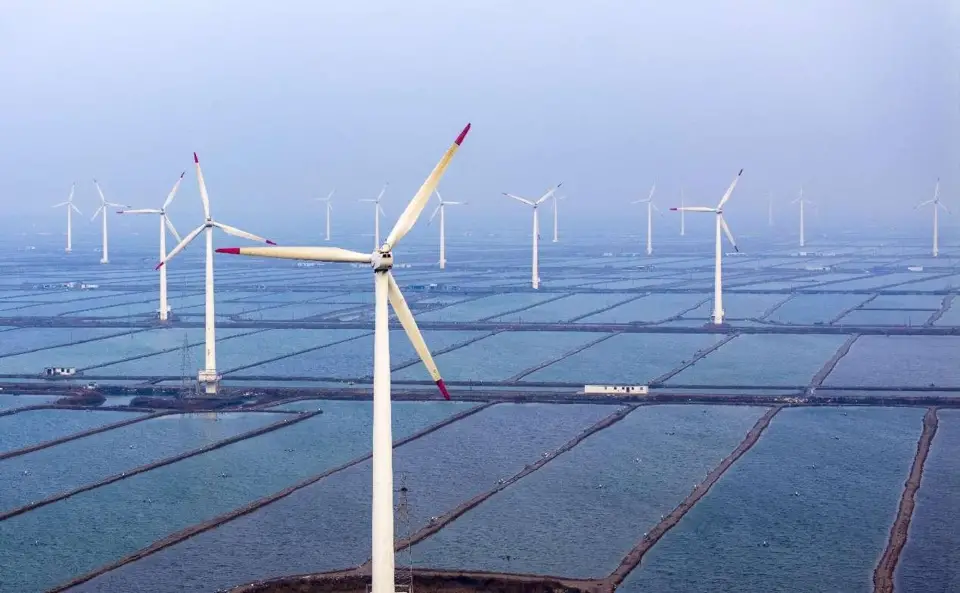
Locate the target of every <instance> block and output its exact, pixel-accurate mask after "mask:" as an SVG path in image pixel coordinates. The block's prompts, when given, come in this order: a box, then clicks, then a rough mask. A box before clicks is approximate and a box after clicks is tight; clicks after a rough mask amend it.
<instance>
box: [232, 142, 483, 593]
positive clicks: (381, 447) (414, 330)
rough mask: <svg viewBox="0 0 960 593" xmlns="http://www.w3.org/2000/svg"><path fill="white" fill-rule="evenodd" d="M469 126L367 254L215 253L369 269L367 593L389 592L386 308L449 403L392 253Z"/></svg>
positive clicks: (301, 250)
mask: <svg viewBox="0 0 960 593" xmlns="http://www.w3.org/2000/svg"><path fill="white" fill-rule="evenodd" d="M469 131H470V124H467V126H466V127H465V128H464V129H463V131H462V132H460V135H459V136H457V139H456V140H455V141H454V143H453V144H452V145H451V146H450V148H448V149H447V151H446V153H445V154H444V155H443V157H442V158H441V159H440V162H439V163H437V165H436V167H434V169H433V171H431V173H430V175H429V176H428V177H427V179H426V181H424V183H423V185H422V186H420V190H419V191H418V192H417V193H416V195H414V197H413V199H412V200H411V201H410V203H409V204H408V205H407V207H406V209H405V210H404V211H403V214H401V215H400V218H399V219H398V220H397V223H396V225H395V226H394V227H393V230H392V231H390V235H389V236H387V239H386V241H385V242H384V243H383V245H381V246H379V247H377V249H376V250H375V251H374V252H373V253H359V252H356V251H350V250H347V249H341V248H338V247H231V248H228V249H218V250H217V252H219V253H230V254H234V255H252V256H260V257H276V258H282V259H303V260H313V261H324V262H336V263H357V264H369V265H371V267H372V268H373V278H374V290H375V305H374V340H373V341H374V351H373V490H372V492H373V496H372V501H371V503H372V504H371V506H372V515H373V517H372V519H373V521H372V523H373V528H372V530H371V531H372V533H371V536H372V537H371V540H372V541H371V544H372V546H371V547H372V553H371V560H370V564H371V571H370V575H371V580H372V593H394V592H395V591H396V588H395V587H396V583H395V580H394V578H395V573H394V517H393V513H394V508H393V495H394V492H393V436H392V431H391V418H390V416H391V405H390V328H389V311H388V303H389V305H392V306H393V310H394V312H395V313H396V314H397V318H398V319H399V320H400V324H401V325H402V326H403V329H404V331H405V332H406V334H407V337H408V338H409V339H410V341H411V342H412V343H413V347H414V349H415V350H416V351H417V354H418V355H419V356H420V359H421V360H422V361H423V363H424V365H425V366H426V367H427V370H428V371H429V372H430V375H431V377H432V378H433V380H434V381H435V382H436V384H437V387H439V389H440V392H441V393H442V394H443V396H444V397H445V398H446V399H449V398H450V394H449V393H448V392H447V388H446V386H445V385H444V384H443V379H442V378H441V377H440V372H439V371H438V370H437V366H436V364H435V363H434V361H433V357H432V356H431V355H430V350H429V349H428V348H427V345H426V343H425V342H424V341H423V336H422V335H421V333H420V329H419V328H418V327H417V322H416V320H415V319H414V318H413V315H412V314H411V312H410V308H409V307H408V306H407V302H406V300H404V298H403V294H402V293H401V292H400V288H399V286H397V282H396V280H394V278H393V274H392V273H391V271H390V270H391V268H392V267H393V249H394V247H396V245H397V243H398V242H399V241H400V240H401V239H402V238H403V237H404V236H405V235H406V234H407V233H408V232H409V231H410V229H411V228H413V225H414V224H415V223H416V222H417V218H419V216H420V214H421V213H422V212H423V209H424V208H425V207H426V205H427V202H428V201H429V200H430V195H431V194H432V193H433V192H434V190H435V189H436V188H437V185H438V184H439V182H440V178H441V177H442V176H443V173H444V171H445V170H446V168H447V166H448V165H449V164H450V159H451V158H453V155H454V154H455V153H456V151H457V149H458V148H459V147H460V143H461V142H463V139H464V137H465V136H466V135H467V132H469Z"/></svg>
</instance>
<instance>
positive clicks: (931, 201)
mask: <svg viewBox="0 0 960 593" xmlns="http://www.w3.org/2000/svg"><path fill="white" fill-rule="evenodd" d="M933 203H935V200H927V201H926V202H920V203H919V204H917V205H916V206H914V207H913V209H914V210H916V209H918V208H923V207H924V206H926V205H927V204H933Z"/></svg>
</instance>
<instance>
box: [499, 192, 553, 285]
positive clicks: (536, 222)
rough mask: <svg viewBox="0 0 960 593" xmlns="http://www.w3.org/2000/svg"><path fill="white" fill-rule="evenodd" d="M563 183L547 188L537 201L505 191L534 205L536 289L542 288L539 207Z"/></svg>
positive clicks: (534, 271) (533, 275)
mask: <svg viewBox="0 0 960 593" xmlns="http://www.w3.org/2000/svg"><path fill="white" fill-rule="evenodd" d="M561 185H563V183H558V184H557V185H555V186H554V187H553V188H552V189H550V190H547V193H545V194H543V195H542V196H540V198H539V199H538V200H536V201H532V200H528V199H526V198H521V197H520V196H515V195H513V194H508V193H506V192H504V194H503V195H505V196H507V197H508V198H513V199H514V200H519V201H521V202H523V203H524V204H526V205H528V206H532V207H533V274H532V285H533V288H534V290H536V289H539V288H540V251H539V249H540V218H539V217H538V216H537V208H538V207H539V206H540V204H542V203H544V202H546V201H547V200H549V199H550V196H552V195H553V194H555V193H556V192H557V190H558V189H559V188H560V186H561Z"/></svg>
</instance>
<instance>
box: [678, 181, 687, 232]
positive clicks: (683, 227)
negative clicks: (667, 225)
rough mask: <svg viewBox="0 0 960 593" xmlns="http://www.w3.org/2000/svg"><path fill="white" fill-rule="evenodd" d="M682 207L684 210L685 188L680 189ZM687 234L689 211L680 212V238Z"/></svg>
mask: <svg viewBox="0 0 960 593" xmlns="http://www.w3.org/2000/svg"><path fill="white" fill-rule="evenodd" d="M680 207H681V208H683V188H682V187H681V188H680ZM686 234H687V211H686V210H681V211H680V236H681V237H684V236H686Z"/></svg>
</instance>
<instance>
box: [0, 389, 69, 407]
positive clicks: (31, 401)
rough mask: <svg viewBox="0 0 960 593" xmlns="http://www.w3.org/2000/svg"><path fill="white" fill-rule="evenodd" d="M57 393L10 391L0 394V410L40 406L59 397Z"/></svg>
mask: <svg viewBox="0 0 960 593" xmlns="http://www.w3.org/2000/svg"><path fill="white" fill-rule="evenodd" d="M60 397H61V396H59V395H14V394H12V393H4V394H0V412H2V411H4V410H13V409H16V408H25V407H27V406H41V405H43V404H49V403H53V402H55V401H57V400H58V399H60Z"/></svg>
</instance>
